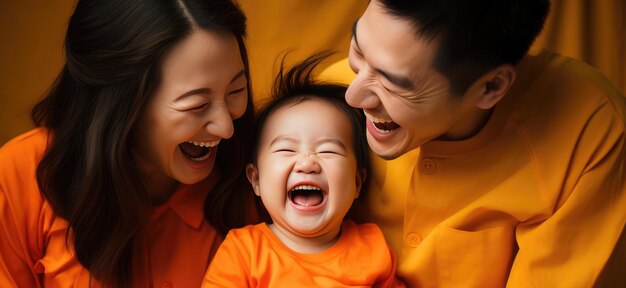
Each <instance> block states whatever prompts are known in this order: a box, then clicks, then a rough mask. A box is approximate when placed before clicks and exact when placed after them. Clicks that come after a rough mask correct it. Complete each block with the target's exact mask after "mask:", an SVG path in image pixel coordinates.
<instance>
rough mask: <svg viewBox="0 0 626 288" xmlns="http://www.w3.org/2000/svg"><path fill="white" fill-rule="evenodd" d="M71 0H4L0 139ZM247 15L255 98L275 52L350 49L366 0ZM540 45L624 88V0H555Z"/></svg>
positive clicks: (263, 2) (288, 2)
mask: <svg viewBox="0 0 626 288" xmlns="http://www.w3.org/2000/svg"><path fill="white" fill-rule="evenodd" d="M74 3H75V1H73V0H57V1H49V0H25V1H19V0H0V39H1V40H0V144H2V143H4V142H6V141H7V140H9V139H11V138H12V137H15V136H16V135H18V134H20V133H22V132H24V131H26V130H28V129H30V128H31V127H32V123H31V121H30V118H29V112H30V108H31V107H32V105H33V104H34V103H36V102H37V100H38V99H40V97H41V95H43V93H44V92H45V91H46V89H47V88H48V86H49V85H50V83H51V82H52V81H53V80H54V77H55V76H56V74H57V73H58V71H59V70H60V68H61V65H62V57H63V54H62V53H63V52H62V45H63V37H64V33H65V28H66V25H67V19H68V17H69V15H70V14H71V12H72V9H73V6H74ZM239 3H240V4H241V6H242V8H243V9H244V11H245V12H246V15H247V16H248V34H249V36H248V39H247V43H248V49H249V55H250V62H251V73H252V85H253V90H254V91H253V93H254V97H255V101H256V102H257V104H258V103H260V102H261V101H260V100H262V99H264V97H265V96H266V95H267V91H268V90H269V87H270V86H271V81H272V79H273V75H274V73H275V71H276V69H277V66H276V65H277V63H278V62H277V60H276V59H277V57H278V56H279V55H280V54H281V53H282V52H286V51H292V52H291V53H290V54H289V56H288V58H287V63H293V62H295V61H297V60H300V59H302V58H304V57H306V56H308V55H310V54H311V53H313V52H315V51H318V50H322V49H329V50H333V51H336V52H337V54H336V55H335V56H333V58H334V59H339V58H342V57H346V55H347V49H348V45H349V39H350V33H351V29H352V23H353V21H354V20H355V19H356V18H357V17H358V16H359V15H360V14H361V13H362V11H363V10H364V9H365V7H366V5H367V1H366V0H341V1H336V0H334V1H330V0H240V1H239ZM552 3H553V7H552V13H551V15H550V18H549V19H548V23H547V24H546V29H545V31H544V33H543V34H542V35H541V36H540V38H539V39H538V40H537V43H536V45H538V46H543V47H548V48H550V49H552V50H555V51H557V52H559V53H561V54H564V55H568V56H572V57H575V58H578V59H582V60H583V61H585V62H587V63H590V64H591V65H593V66H595V67H596V68H598V69H599V70H600V71H602V72H603V73H604V74H605V75H607V77H608V78H609V79H611V80H612V81H613V83H615V85H616V86H618V87H619V88H620V89H621V91H625V90H626V72H625V69H626V68H625V67H626V40H625V38H626V37H624V35H626V28H625V27H626V16H625V15H624V14H626V1H623V0H597V1H587V0H552Z"/></svg>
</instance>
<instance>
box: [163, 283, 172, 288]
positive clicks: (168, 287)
mask: <svg viewBox="0 0 626 288" xmlns="http://www.w3.org/2000/svg"><path fill="white" fill-rule="evenodd" d="M161 287H162V288H173V287H174V285H172V283H171V282H165V283H163V285H161Z"/></svg>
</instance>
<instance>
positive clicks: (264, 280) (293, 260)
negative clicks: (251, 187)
mask: <svg viewBox="0 0 626 288" xmlns="http://www.w3.org/2000/svg"><path fill="white" fill-rule="evenodd" d="M395 268H396V267H395V259H394V256H393V253H392V252H391V250H390V249H389V247H388V246H387V242H386V241H385V239H384V237H383V234H382V232H381V231H380V229H378V227H377V226H376V225H374V224H362V225H356V224H355V223H354V222H352V221H349V220H346V221H344V222H343V224H342V228H341V236H340V237H339V240H337V242H336V243H335V244H334V245H333V246H331V247H330V248H328V249H326V250H324V251H323V252H320V253H315V254H302V253H297V252H294V251H292V250H291V249H289V248H287V246H285V245H284V244H283V243H282V242H281V241H280V239H278V237H276V235H274V233H273V232H272V231H271V230H270V228H269V227H268V226H267V224H265V223H261V224H257V225H250V226H246V227H244V228H241V229H233V230H231V231H230V232H229V233H228V235H227V236H226V239H225V240H224V243H222V246H220V248H219V250H218V251H217V254H215V258H214V259H213V263H212V264H211V266H210V267H209V270H208V271H207V274H206V276H205V278H204V283H203V285H202V287H371V286H374V287H392V286H394V281H395V277H394V272H395ZM399 285H400V284H398V283H395V286H399Z"/></svg>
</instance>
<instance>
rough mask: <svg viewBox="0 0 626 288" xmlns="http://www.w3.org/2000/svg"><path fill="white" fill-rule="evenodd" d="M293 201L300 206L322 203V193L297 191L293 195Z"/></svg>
mask: <svg viewBox="0 0 626 288" xmlns="http://www.w3.org/2000/svg"><path fill="white" fill-rule="evenodd" d="M292 199H293V200H292V201H293V203H296V204H298V205H301V206H315V205H319V204H320V203H322V200H323V199H322V193H321V192H320V191H306V192H305V191H299V193H297V194H295V195H293V197H292Z"/></svg>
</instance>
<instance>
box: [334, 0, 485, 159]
mask: <svg viewBox="0 0 626 288" xmlns="http://www.w3.org/2000/svg"><path fill="white" fill-rule="evenodd" d="M415 32H416V30H415V27H414V25H413V24H412V23H411V22H409V21H408V20H406V19H401V18H399V17H397V16H392V15H391V14H389V13H388V12H387V11H386V10H385V9H384V8H383V7H382V6H381V4H380V3H378V1H375V0H374V1H371V2H370V4H369V6H368V7H367V10H366V11H365V13H364V14H363V15H362V17H361V18H360V19H359V20H358V22H357V23H356V25H355V29H354V35H353V37H352V42H351V44H350V54H349V60H350V67H351V68H352V70H353V71H354V72H355V73H357V76H356V78H355V79H354V81H353V82H352V84H350V87H349V88H348V91H347V92H346V100H347V101H348V103H349V104H350V105H351V106H353V107H356V108H361V109H363V111H364V112H365V115H366V117H367V124H366V126H367V141H368V143H369V146H370V148H371V149H372V150H373V151H374V152H375V153H376V154H378V155H379V156H381V157H382V158H385V159H394V158H397V157H399V156H401V155H402V154H404V153H406V152H408V151H410V150H412V149H415V148H417V147H419V146H421V145H422V144H424V143H426V142H429V141H431V140H434V139H446V140H459V139H460V138H463V137H466V136H467V133H468V129H469V127H467V126H468V123H467V121H466V120H468V119H470V118H472V115H474V114H475V113H476V110H477V109H478V108H477V107H476V105H475V103H476V97H467V95H453V94H452V92H451V88H450V87H451V86H450V82H449V80H448V78H447V77H445V76H444V75H442V74H441V73H439V72H438V71H436V70H435V69H434V68H433V61H434V59H435V56H436V53H437V48H438V39H437V38H435V39H434V40H429V39H425V38H422V37H419V36H417V35H416V33H415ZM470 90H471V89H470ZM468 91H469V90H468ZM466 94H467V93H466ZM474 94H476V93H474Z"/></svg>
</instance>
